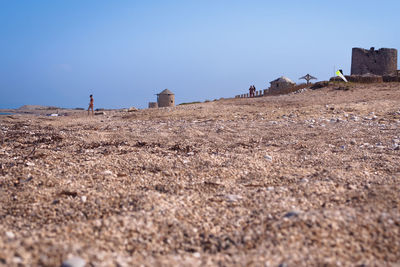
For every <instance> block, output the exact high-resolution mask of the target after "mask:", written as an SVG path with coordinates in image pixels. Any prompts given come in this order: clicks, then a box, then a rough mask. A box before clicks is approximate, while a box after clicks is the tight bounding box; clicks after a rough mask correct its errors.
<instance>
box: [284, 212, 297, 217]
mask: <svg viewBox="0 0 400 267" xmlns="http://www.w3.org/2000/svg"><path fill="white" fill-rule="evenodd" d="M294 216H296V217H297V216H299V212H297V211H289V212H288V213H286V214H285V215H283V217H284V218H290V217H294Z"/></svg>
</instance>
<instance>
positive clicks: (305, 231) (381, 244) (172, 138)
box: [0, 83, 400, 266]
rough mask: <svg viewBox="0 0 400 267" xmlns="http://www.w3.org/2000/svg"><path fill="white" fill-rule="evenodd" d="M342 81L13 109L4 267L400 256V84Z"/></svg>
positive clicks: (1, 239)
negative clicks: (290, 89)
mask: <svg viewBox="0 0 400 267" xmlns="http://www.w3.org/2000/svg"><path fill="white" fill-rule="evenodd" d="M338 88H339V86H337V85H336V86H331V87H329V88H324V89H321V90H316V91H306V92H304V93H301V94H294V95H287V96H276V97H264V98H257V99H230V100H222V101H216V102H210V103H202V104H195V105H186V106H179V107H176V108H169V109H157V110H141V111H137V112H132V113H127V112H111V113H110V112H108V113H107V115H105V116H95V117H87V116H85V115H84V114H86V113H85V112H81V113H75V115H73V116H69V117H54V118H51V117H40V116H29V115H18V116H2V117H0V142H1V143H0V144H1V149H0V204H1V205H0V265H4V266H17V265H18V264H21V265H23V266H25V265H43V266H57V265H60V264H61V263H62V262H63V260H65V259H66V258H68V257H70V256H79V257H81V258H83V259H84V260H85V261H86V262H87V266H113V265H114V266H132V265H141V264H144V265H147V266H157V265H160V266H161V265H163V266H165V265H170V266H176V265H181V266H205V265H210V266H214V265H221V266H227V265H233V266H245V265H248V266H278V265H279V264H286V265H287V266H294V265H295V264H296V265H303V266H306V265H322V264H327V265H352V266H354V265H358V264H359V265H361V264H366V265H380V266H381V265H385V264H389V265H395V264H396V263H397V264H400V165H399V162H400V151H399V145H400V130H399V129H400V84H398V83H397V84H396V83H393V84H391V83H385V84H374V85H352V86H351V88H350V90H347V91H344V90H336V89H338ZM341 89H343V88H341ZM282 266H285V265H282Z"/></svg>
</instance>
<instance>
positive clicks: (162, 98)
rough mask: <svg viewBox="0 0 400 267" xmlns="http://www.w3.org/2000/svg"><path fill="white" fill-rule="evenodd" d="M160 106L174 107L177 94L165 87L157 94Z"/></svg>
mask: <svg viewBox="0 0 400 267" xmlns="http://www.w3.org/2000/svg"><path fill="white" fill-rule="evenodd" d="M157 103H158V107H160V108H162V107H173V106H175V95H174V93H172V92H171V91H170V90H168V89H165V90H164V91H162V92H161V93H159V94H157Z"/></svg>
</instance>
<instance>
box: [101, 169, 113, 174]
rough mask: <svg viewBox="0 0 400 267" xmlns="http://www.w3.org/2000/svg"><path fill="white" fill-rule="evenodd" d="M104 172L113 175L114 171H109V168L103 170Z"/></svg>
mask: <svg viewBox="0 0 400 267" xmlns="http://www.w3.org/2000/svg"><path fill="white" fill-rule="evenodd" d="M103 174H104V175H113V172H112V171H109V170H105V171H104V172H103Z"/></svg>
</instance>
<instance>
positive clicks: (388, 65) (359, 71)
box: [351, 47, 397, 75]
mask: <svg viewBox="0 0 400 267" xmlns="http://www.w3.org/2000/svg"><path fill="white" fill-rule="evenodd" d="M396 72H397V49H394V48H381V49H379V50H375V49H374V48H373V47H371V49H369V50H367V49H363V48H356V47H355V48H353V50H352V57H351V75H363V74H366V73H371V74H375V75H396Z"/></svg>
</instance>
